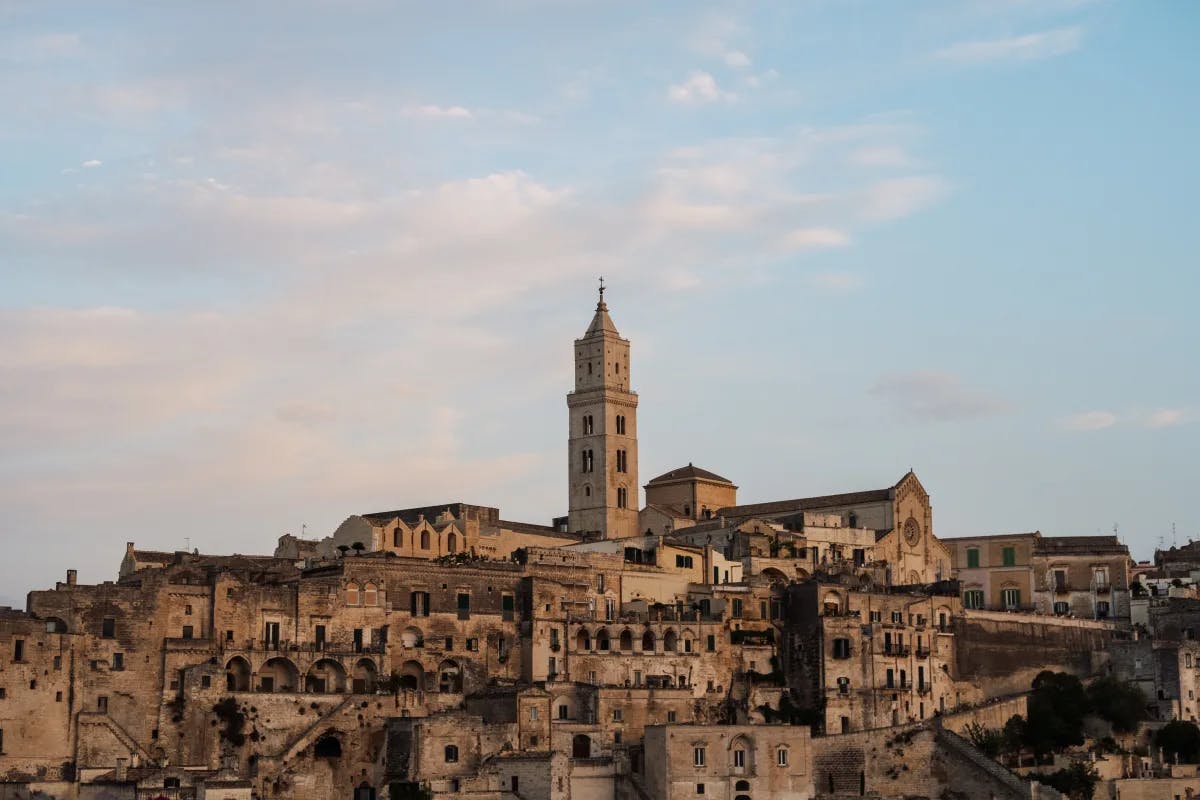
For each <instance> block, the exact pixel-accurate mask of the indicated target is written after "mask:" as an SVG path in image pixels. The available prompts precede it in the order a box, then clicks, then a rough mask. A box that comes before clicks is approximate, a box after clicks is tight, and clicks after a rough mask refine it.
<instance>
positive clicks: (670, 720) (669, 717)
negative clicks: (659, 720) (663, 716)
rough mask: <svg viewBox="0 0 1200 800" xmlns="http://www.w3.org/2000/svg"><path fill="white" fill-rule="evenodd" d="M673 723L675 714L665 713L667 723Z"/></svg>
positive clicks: (672, 712)
mask: <svg viewBox="0 0 1200 800" xmlns="http://www.w3.org/2000/svg"><path fill="white" fill-rule="evenodd" d="M674 721H675V712H674V711H668V712H667V722H674Z"/></svg>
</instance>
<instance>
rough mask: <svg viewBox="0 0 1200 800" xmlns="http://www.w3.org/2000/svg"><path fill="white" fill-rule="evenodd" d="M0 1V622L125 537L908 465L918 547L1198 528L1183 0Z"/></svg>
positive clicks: (1197, 171) (152, 541) (252, 538)
mask: <svg viewBox="0 0 1200 800" xmlns="http://www.w3.org/2000/svg"><path fill="white" fill-rule="evenodd" d="M434 5H435V4H428V3H409V4H397V3H384V2H374V1H373V0H350V1H349V2H332V0H330V1H329V2H318V1H317V0H308V2H287V3H270V2H252V3H237V4H233V3H229V4H223V3H194V4H187V5H185V4H145V3H118V2H104V3H94V2H88V3H56V2H37V3H33V2H28V3H27V2H13V0H8V1H7V2H0V103H2V107H3V108H4V109H5V113H4V114H3V115H0V342H3V344H4V346H3V348H2V349H0V478H2V480H0V531H2V533H0V535H2V536H3V537H4V539H5V542H6V545H7V546H8V551H7V552H8V555H9V557H8V558H6V559H5V560H4V561H3V563H0V602H8V603H13V604H18V605H19V604H20V603H22V602H23V595H24V592H25V591H26V590H28V589H30V588H38V587H44V586H47V585H50V584H51V583H52V582H53V581H54V580H56V579H60V578H61V575H62V574H63V573H64V572H65V570H66V569H67V568H68V567H77V568H79V569H80V571H81V574H80V579H81V580H83V581H100V580H104V579H108V578H111V577H112V576H113V574H114V573H115V570H116V566H117V564H118V562H119V559H120V556H121V553H122V550H123V546H124V542H125V541H126V540H134V541H136V542H137V543H138V545H139V546H143V547H153V548H162V549H175V548H182V547H183V546H184V543H185V541H190V542H191V544H192V546H193V547H200V548H202V549H204V550H206V551H234V550H236V551H242V552H269V551H270V550H271V548H272V547H273V544H274V540H275V538H276V537H277V536H279V535H280V534H282V533H285V532H299V531H300V530H301V526H302V525H306V526H307V531H308V532H309V534H310V535H318V534H320V535H324V534H327V533H328V532H330V531H331V530H332V529H333V528H334V527H335V526H336V524H337V523H338V522H340V521H341V519H343V518H344V517H345V516H347V515H348V514H351V513H357V512H364V511H370V510H379V509H382V508H392V507H400V506H410V505H427V504H434V503H439V502H443V501H453V500H464V501H467V502H477V503H483V504H490V505H497V506H499V507H500V508H501V511H502V514H503V515H504V516H505V517H507V518H515V519H525V520H529V521H539V522H544V521H548V520H549V518H550V517H552V516H554V515H557V514H560V513H563V512H564V510H565V508H564V506H565V500H566V472H565V470H566V463H565V462H566V452H565V450H566V447H565V437H566V412H565V403H564V395H565V393H566V392H567V391H568V390H569V388H570V380H571V341H572V339H573V338H574V337H576V336H578V335H580V334H581V333H582V332H583V330H584V328H585V327H586V325H587V322H588V320H589V319H590V315H591V310H592V307H593V304H594V299H595V279H596V276H598V275H600V274H603V275H605V276H606V279H607V280H608V283H609V285H610V287H611V292H610V294H609V299H610V306H611V309H612V313H613V317H614V320H615V321H616V323H617V325H618V327H619V328H620V329H621V331H622V333H623V334H624V335H626V336H628V337H629V338H631V339H632V341H633V348H634V349H633V358H634V362H633V382H634V386H635V388H636V389H637V390H638V391H639V392H640V394H641V411H640V418H639V419H640V433H641V441H640V444H641V463H640V469H641V478H642V480H643V482H644V481H645V480H647V479H649V478H650V477H653V476H654V475H655V474H657V473H659V472H662V471H665V470H667V469H669V468H671V467H674V466H677V465H679V464H681V463H686V462H688V461H694V462H695V463H697V464H700V465H702V466H705V467H707V468H709V469H712V470H715V471H717V472H719V473H721V474H724V475H727V476H728V477H730V478H731V479H733V480H734V481H735V482H737V483H738V484H739V485H740V486H741V492H740V497H741V499H743V500H744V501H747V502H753V501H760V500H768V499H778V498H783V497H795V496H804V495H811V494H824V493H829V492H838V491H853V490H859V489H865V488H875V487H878V486H884V485H888V484H890V483H892V482H894V481H895V480H896V479H898V478H899V477H900V475H901V474H903V472H904V471H905V470H907V469H908V468H909V467H913V468H914V469H916V470H917V473H918V475H919V476H920V477H921V479H922V480H923V482H924V483H925V485H926V487H927V488H928V489H929V490H930V492H931V494H932V497H933V503H934V511H935V516H934V526H935V532H936V533H938V534H940V535H943V536H955V535H967V534H978V533H989V532H1008V531H1017V530H1031V529H1040V530H1042V531H1043V532H1044V533H1048V534H1056V535H1070V534H1092V533H1096V532H1098V531H1110V530H1112V529H1113V526H1114V525H1118V526H1119V532H1120V534H1121V536H1122V537H1123V538H1124V539H1125V540H1126V541H1127V542H1128V543H1129V544H1130V546H1131V547H1132V548H1133V550H1134V553H1135V555H1136V556H1138V557H1142V558H1145V557H1149V555H1150V552H1151V551H1152V549H1153V548H1154V546H1155V545H1156V544H1158V543H1159V541H1160V537H1161V538H1162V540H1163V541H1165V542H1166V543H1167V544H1169V543H1170V540H1171V530H1172V524H1173V523H1174V524H1175V525H1176V530H1177V537H1178V540H1179V541H1180V542H1183V541H1186V540H1187V539H1188V538H1189V537H1193V536H1196V535H1197V534H1200V516H1198V512H1197V511H1196V505H1195V503H1194V502H1192V500H1191V499H1192V496H1193V494H1194V486H1193V483H1194V481H1195V478H1196V476H1197V475H1200V456H1198V455H1197V454H1198V453H1200V399H1198V398H1200V377H1198V374H1200V373H1198V370H1197V366H1196V365H1197V362H1198V360H1200V359H1198V358H1197V355H1198V354H1197V346H1198V344H1200V323H1198V322H1197V316H1196V313H1195V310H1194V306H1195V303H1196V297H1197V296H1198V295H1200V279H1198V278H1197V269H1196V263H1195V254H1196V253H1197V252H1198V251H1200V247H1198V245H1200V226H1197V225H1196V223H1195V217H1196V201H1195V190H1194V187H1195V186H1196V185H1198V184H1200V156H1198V155H1197V148H1196V145H1195V143H1196V142H1197V141H1200V103H1197V102H1196V97H1197V96H1198V94H1200V58H1198V57H1197V55H1196V52H1195V47H1194V43H1195V42H1196V41H1197V40H1198V38H1200V13H1198V11H1197V8H1196V7H1195V6H1194V4H1190V3H1185V2H1161V3H1136V4H1135V3H1119V2H1105V1H1104V0H1097V1H1096V2H1085V1H1084V0H1041V1H1039V2H1034V1H1033V0H965V2H925V3H882V2H877V3H867V2H801V3H759V4H750V3H730V4H724V5H713V6H705V5H702V4H697V3H690V2H689V3H662V4H654V5H653V6H652V7H647V4H642V3H618V2H603V3H602V2H587V1H586V0H574V1H569V0H564V2H554V3H551V2H538V1H537V0H514V2H506V3H499V2H495V3H492V2H478V3H463V4H440V5H441V6H443V7H439V8H435V7H434Z"/></svg>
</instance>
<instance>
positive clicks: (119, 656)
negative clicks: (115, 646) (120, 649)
mask: <svg viewBox="0 0 1200 800" xmlns="http://www.w3.org/2000/svg"><path fill="white" fill-rule="evenodd" d="M112 668H113V669H114V670H116V671H117V672H120V671H121V670H123V669H125V654H124V653H113V657H112Z"/></svg>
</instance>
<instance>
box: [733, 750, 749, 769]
mask: <svg viewBox="0 0 1200 800" xmlns="http://www.w3.org/2000/svg"><path fill="white" fill-rule="evenodd" d="M733 766H734V769H742V768H744V767H745V766H746V751H745V750H734V751H733Z"/></svg>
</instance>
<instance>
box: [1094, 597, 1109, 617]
mask: <svg viewBox="0 0 1200 800" xmlns="http://www.w3.org/2000/svg"><path fill="white" fill-rule="evenodd" d="M1096 619H1108V601H1106V600H1101V601H1100V602H1098V603H1096Z"/></svg>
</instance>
